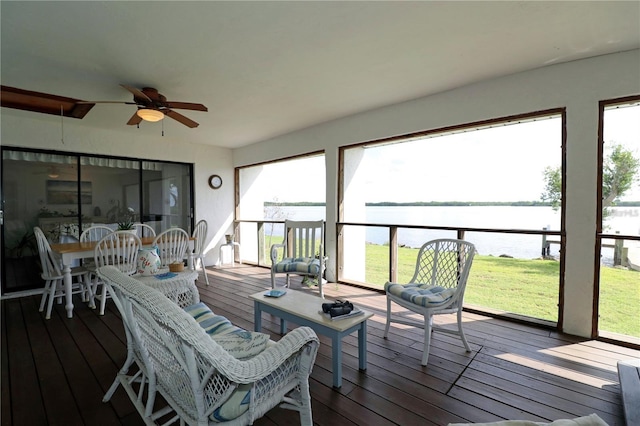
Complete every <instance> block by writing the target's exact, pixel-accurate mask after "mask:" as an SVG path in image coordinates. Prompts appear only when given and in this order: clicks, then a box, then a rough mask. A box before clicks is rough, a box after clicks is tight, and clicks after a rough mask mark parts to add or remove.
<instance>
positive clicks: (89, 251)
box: [51, 237, 195, 318]
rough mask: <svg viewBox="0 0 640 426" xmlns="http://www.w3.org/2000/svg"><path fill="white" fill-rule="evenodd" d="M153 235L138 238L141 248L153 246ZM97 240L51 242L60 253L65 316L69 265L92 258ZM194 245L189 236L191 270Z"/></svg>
mask: <svg viewBox="0 0 640 426" xmlns="http://www.w3.org/2000/svg"><path fill="white" fill-rule="evenodd" d="M154 240H155V237H143V238H140V241H141V243H142V247H143V248H150V247H152V246H153V241H154ZM97 244H98V241H86V242H72V243H58V244H51V250H52V251H53V252H54V253H57V254H58V255H60V259H61V262H62V276H63V282H64V294H65V309H66V311H67V318H73V299H72V292H71V287H72V283H73V281H72V278H71V267H72V265H73V263H74V261H76V260H78V259H86V258H93V256H94V250H95V247H96V245H97ZM194 247H195V238H193V237H190V238H189V250H187V253H186V257H187V267H188V269H189V270H193V249H194Z"/></svg>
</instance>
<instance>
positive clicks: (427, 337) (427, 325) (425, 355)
mask: <svg viewBox="0 0 640 426" xmlns="http://www.w3.org/2000/svg"><path fill="white" fill-rule="evenodd" d="M431 318H432V317H431V315H430V314H425V315H424V351H423V352H422V366H423V367H426V366H427V361H428V360H429V348H430V346H431Z"/></svg>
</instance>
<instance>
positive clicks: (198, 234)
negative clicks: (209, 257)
mask: <svg viewBox="0 0 640 426" xmlns="http://www.w3.org/2000/svg"><path fill="white" fill-rule="evenodd" d="M207 230H208V225H207V221H206V220H204V219H203V220H201V221H199V222H198V223H196V227H195V228H194V229H193V234H192V235H191V236H192V237H193V238H195V239H196V240H195V244H194V249H193V252H194V253H195V254H196V256H201V255H202V252H203V251H204V245H205V242H206V240H207Z"/></svg>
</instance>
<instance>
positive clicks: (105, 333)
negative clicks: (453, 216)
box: [0, 265, 640, 426]
mask: <svg viewBox="0 0 640 426" xmlns="http://www.w3.org/2000/svg"><path fill="white" fill-rule="evenodd" d="M208 273H209V282H210V284H211V285H210V286H208V287H207V286H206V285H204V280H202V281H199V282H198V286H199V288H200V294H201V298H202V300H203V301H204V302H205V303H207V304H208V305H209V306H211V307H212V309H213V310H214V312H216V313H219V314H222V315H225V316H227V317H228V318H229V319H230V320H231V321H232V322H234V323H235V324H237V325H239V326H242V327H245V328H247V329H252V328H253V304H252V303H251V301H250V299H249V298H248V297H247V296H248V295H249V294H252V293H255V292H257V291H260V290H262V289H266V288H268V287H270V284H269V271H268V270H267V269H264V268H257V267H250V266H238V265H236V267H235V268H231V267H229V268H210V269H209V270H208ZM201 277H202V275H201ZM292 287H294V288H296V289H299V290H300V291H308V292H312V293H313V292H316V289H309V288H307V287H300V285H299V284H298V285H296V284H294V285H292ZM325 289H326V290H325V292H326V295H327V297H328V298H342V299H348V300H350V301H351V302H353V303H355V304H358V305H360V306H363V307H365V308H367V309H369V310H372V311H373V312H375V314H376V315H374V317H373V318H372V319H371V320H370V321H369V327H368V337H367V342H368V368H367V370H366V371H364V372H363V371H359V370H358V358H357V356H358V349H357V335H355V334H354V335H352V336H348V337H347V338H345V340H344V345H343V355H344V358H343V359H344V365H343V386H342V388H341V389H339V390H335V389H333V388H332V385H331V384H332V371H331V343H330V341H329V340H328V339H326V338H325V337H323V336H320V340H321V342H322V344H321V346H320V350H319V353H318V357H317V360H316V364H315V367H314V370H313V373H312V376H311V396H312V398H313V400H312V406H313V416H314V422H315V423H316V424H318V425H341V426H347V425H393V424H397V425H446V424H447V423H449V422H466V421H469V422H487V421H496V420H501V419H529V420H535V421H551V420H555V419H558V418H571V417H578V416H582V415H587V414H590V413H597V414H598V415H599V416H600V417H601V418H602V419H604V420H605V421H606V422H607V423H609V424H610V425H624V424H625V423H624V420H623V409H622V405H621V398H620V389H619V384H618V378H617V372H616V362H617V361H618V360H621V359H629V358H639V357H640V351H634V350H631V349H628V348H624V347H620V346H615V345H610V344H606V343H602V342H598V341H592V340H585V339H579V338H575V337H571V336H565V335H559V334H558V333H556V332H554V331H549V330H543V329H538V328H533V327H528V326H524V325H520V324H514V323H510V322H506V321H503V320H497V319H491V318H487V317H483V316H480V315H475V314H471V313H465V315H464V320H465V331H466V333H467V337H468V339H469V342H470V344H471V346H472V352H471V353H467V352H465V350H464V348H463V346H462V344H461V342H460V341H459V340H458V339H456V338H455V337H450V336H445V335H442V334H440V333H434V338H433V339H432V341H433V343H432V348H431V355H430V358H429V365H428V366H427V367H421V365H420V358H421V345H422V339H423V338H422V334H421V331H420V330H417V329H411V328H405V327H403V326H398V325H394V327H392V332H391V333H390V336H389V339H386V340H385V339H383V338H382V334H383V331H384V321H385V317H384V312H385V309H386V302H385V298H384V295H381V294H379V293H375V292H372V291H368V290H362V289H358V288H353V287H350V286H346V285H340V286H339V287H338V288H336V286H335V285H334V284H328V285H326V287H325ZM74 302H75V303H76V310H75V315H74V318H73V319H71V320H69V319H66V318H65V315H64V309H63V307H62V305H55V308H54V313H53V314H52V319H51V320H44V316H43V315H42V314H41V313H39V312H38V303H39V297H36V296H32V297H25V298H21V299H8V300H3V301H2V311H1V314H2V317H1V321H2V405H1V407H0V408H1V409H2V411H1V421H2V425H15V426H23V425H47V424H51V425H53V424H60V425H102V424H104V425H120V424H121V425H140V424H143V423H142V421H141V420H140V418H139V417H138V415H137V413H136V411H135V409H134V408H133V406H132V405H131V403H130V402H129V400H128V399H127V397H126V394H125V393H124V391H122V389H119V390H118V391H117V392H116V395H115V396H114V398H112V400H111V401H110V402H109V403H103V402H101V400H102V395H103V394H104V392H105V391H106V390H107V389H108V387H109V386H110V385H111V382H112V380H113V378H114V377H115V374H116V372H117V370H118V369H119V367H120V366H121V365H122V363H123V362H124V359H125V336H124V330H123V328H122V322H121V320H120V317H119V315H118V313H117V310H116V309H115V307H114V305H113V303H109V304H108V309H107V313H106V315H104V316H102V317H101V316H99V315H97V312H96V311H94V310H91V309H89V308H87V307H86V305H85V304H83V303H82V302H81V301H80V300H79V299H78V300H75V301H74ZM452 321H454V319H453V318H443V319H440V320H439V322H440V323H444V322H452ZM262 323H263V327H265V329H267V330H268V332H270V333H271V335H272V338H273V339H275V340H277V339H278V338H279V335H278V334H277V333H278V329H279V328H278V327H279V323H278V322H277V319H276V318H272V317H271V316H269V315H267V314H263V320H262ZM256 424H258V425H288V424H293V425H295V424H298V417H297V415H296V414H295V413H293V412H290V411H287V410H284V409H280V408H276V409H273V410H272V411H270V412H269V413H267V415H266V416H265V417H263V418H262V419H260V420H259V421H257V422H256Z"/></svg>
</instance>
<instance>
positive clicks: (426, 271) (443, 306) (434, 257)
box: [384, 239, 476, 366]
mask: <svg viewBox="0 0 640 426" xmlns="http://www.w3.org/2000/svg"><path fill="white" fill-rule="evenodd" d="M475 252H476V249H475V246H474V245H473V244H471V243H470V242H467V241H464V240H454V239H439V240H432V241H429V242H427V243H425V244H424V245H423V246H422V247H421V248H420V251H419V252H418V258H417V261H416V270H415V273H414V274H413V278H411V280H409V283H408V284H397V283H391V282H388V283H386V284H385V285H384V290H385V292H386V294H387V325H386V327H385V329H384V338H385V339H386V338H387V335H388V334H389V325H390V324H391V323H392V322H397V323H399V324H404V325H410V326H413V327H418V328H422V329H424V349H423V352H422V365H425V366H426V365H427V361H428V359H429V347H430V345H431V331H432V330H434V329H435V330H438V331H440V332H443V333H449V334H455V335H457V336H459V337H460V339H462V343H463V344H464V347H465V349H466V350H467V352H470V351H471V348H470V347H469V343H467V339H466V337H465V335H464V331H463V330H462V303H463V300H464V290H465V288H466V286H467V278H468V277H469V270H470V269H471V263H472V262H473V257H474V256H475ZM392 301H393V302H395V303H397V304H398V305H400V306H402V307H404V308H406V309H409V310H410V311H413V312H416V313H418V314H421V315H422V316H423V318H424V319H423V322H417V321H413V320H406V319H402V318H399V317H395V318H394V317H392V315H391V302H392ZM451 313H457V315H458V330H451V329H448V328H442V327H439V326H434V325H433V318H432V317H433V315H437V314H451Z"/></svg>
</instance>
